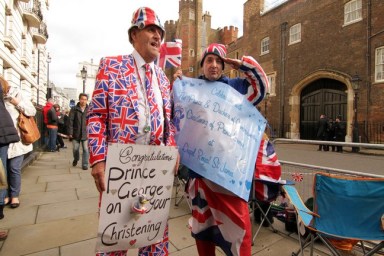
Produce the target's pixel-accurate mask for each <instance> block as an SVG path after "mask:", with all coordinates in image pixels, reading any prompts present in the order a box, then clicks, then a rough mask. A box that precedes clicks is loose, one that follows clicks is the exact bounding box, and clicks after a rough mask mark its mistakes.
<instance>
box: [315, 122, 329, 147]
mask: <svg viewBox="0 0 384 256" xmlns="http://www.w3.org/2000/svg"><path fill="white" fill-rule="evenodd" d="M328 131H329V127H328V120H327V117H326V116H325V115H320V120H319V122H318V123H317V139H318V140H321V141H326V140H327V139H328ZM322 149H323V150H324V151H328V150H329V146H328V145H322V144H320V145H319V149H318V151H321V150H322Z"/></svg>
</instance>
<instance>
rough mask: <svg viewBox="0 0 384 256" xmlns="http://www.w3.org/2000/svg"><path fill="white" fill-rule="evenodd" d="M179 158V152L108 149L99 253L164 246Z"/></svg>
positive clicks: (170, 149)
mask: <svg viewBox="0 0 384 256" xmlns="http://www.w3.org/2000/svg"><path fill="white" fill-rule="evenodd" d="M176 158H177V149H176V147H166V146H148V145H135V144H110V145H109V146H108V156H107V162H106V169H105V184H106V191H104V192H103V194H102V200H101V207H100V218H99V228H98V237H97V243H96V251H97V252H110V251H117V250H127V249H130V248H138V247H143V246H147V245H150V244H155V243H158V242H160V241H161V240H162V238H163V235H164V230H165V227H166V224H167V219H168V215H169V207H170V201H171V193H172V186H173V179H174V167H175V164H176Z"/></svg>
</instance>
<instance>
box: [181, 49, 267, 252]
mask: <svg viewBox="0 0 384 256" xmlns="http://www.w3.org/2000/svg"><path fill="white" fill-rule="evenodd" d="M226 53H227V49H226V47H225V46H224V45H222V44H216V43H214V44H211V45H209V46H208V47H207V49H205V51H204V53H203V56H202V60H201V63H200V64H201V67H202V73H203V74H202V75H201V76H200V77H199V78H200V79H204V80H207V81H218V82H222V83H226V84H228V85H229V86H231V87H232V88H234V89H235V90H237V91H238V92H240V93H241V94H243V95H244V97H247V99H248V100H249V101H250V102H251V103H252V104H253V105H254V106H256V105H257V104H258V103H260V101H262V100H263V98H264V97H265V95H266V92H267V89H268V79H267V76H266V74H265V72H264V70H263V69H262V68H261V66H260V65H259V63H258V62H257V61H256V60H255V59H254V58H252V57H250V56H243V57H242V59H241V60H238V59H230V58H226ZM224 64H228V65H230V66H231V67H232V68H233V69H236V70H239V71H241V72H243V73H244V75H245V78H234V79H231V78H228V77H226V76H224V75H223V70H224ZM177 77H179V78H182V71H181V70H178V71H177V72H176V73H175V74H174V78H177ZM189 177H190V180H189V183H188V193H189V198H190V200H191V202H192V218H191V219H190V223H189V224H190V226H191V231H192V236H193V237H194V238H195V239H196V246H197V250H198V253H199V255H200V256H202V255H204V256H212V255H215V246H219V247H220V248H221V249H222V250H223V251H224V253H225V255H241V256H250V255H251V223H250V218H249V210H248V202H246V201H244V200H243V199H241V198H240V197H238V196H236V195H235V194H234V193H232V192H231V191H229V190H227V189H225V188H223V187H221V186H219V185H217V184H215V183H213V182H211V181H210V180H208V179H206V178H204V177H202V176H201V175H199V174H198V173H196V172H194V171H193V170H190V171H189Z"/></svg>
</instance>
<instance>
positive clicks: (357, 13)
mask: <svg viewBox="0 0 384 256" xmlns="http://www.w3.org/2000/svg"><path fill="white" fill-rule="evenodd" d="M362 19H363V18H362V3H361V0H352V1H349V2H348V3H346V4H345V5H344V25H348V24H351V23H355V22H357V21H360V20H362Z"/></svg>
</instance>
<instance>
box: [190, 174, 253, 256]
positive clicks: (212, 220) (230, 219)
mask: <svg viewBox="0 0 384 256" xmlns="http://www.w3.org/2000/svg"><path fill="white" fill-rule="evenodd" d="M188 193H189V197H190V199H189V200H191V204H192V217H191V219H190V223H189V224H190V228H191V231H192V236H193V237H194V238H195V239H197V240H203V241H209V242H212V243H214V244H215V245H216V246H219V247H220V248H221V249H222V250H223V251H224V253H225V255H228V256H230V255H236V256H238V255H240V256H250V255H251V221H250V217H249V210H248V203H247V202H246V201H244V200H243V199H241V198H240V197H238V196H236V195H235V194H233V193H232V192H230V191H228V190H226V189H224V188H223V187H221V186H219V185H216V184H215V183H213V182H211V181H209V180H207V179H205V178H191V179H190V181H189V183H188Z"/></svg>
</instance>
